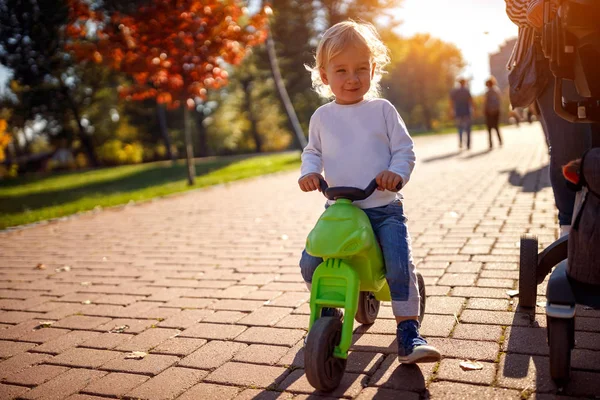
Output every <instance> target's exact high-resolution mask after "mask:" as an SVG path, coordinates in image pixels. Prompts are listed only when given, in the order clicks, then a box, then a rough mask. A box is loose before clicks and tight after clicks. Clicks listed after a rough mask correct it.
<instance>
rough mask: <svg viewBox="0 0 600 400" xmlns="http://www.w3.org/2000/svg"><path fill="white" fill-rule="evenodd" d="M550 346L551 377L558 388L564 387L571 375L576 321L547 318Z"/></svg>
mask: <svg viewBox="0 0 600 400" xmlns="http://www.w3.org/2000/svg"><path fill="white" fill-rule="evenodd" d="M546 318H547V322H548V328H547V329H548V345H549V346H550V376H551V377H552V380H554V382H555V383H556V385H557V386H558V387H562V386H564V385H565V384H566V383H567V382H568V380H569V375H570V373H571V348H572V345H573V343H574V340H573V338H574V335H575V324H574V319H573V318H569V319H564V318H553V317H548V316H547V317H546Z"/></svg>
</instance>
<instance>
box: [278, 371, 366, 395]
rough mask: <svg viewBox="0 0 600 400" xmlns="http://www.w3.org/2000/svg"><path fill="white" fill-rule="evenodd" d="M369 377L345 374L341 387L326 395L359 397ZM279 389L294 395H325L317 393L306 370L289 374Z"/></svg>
mask: <svg viewBox="0 0 600 400" xmlns="http://www.w3.org/2000/svg"><path fill="white" fill-rule="evenodd" d="M367 381H368V377H367V376H366V375H359V374H351V373H345V374H344V376H343V378H342V381H341V382H340V385H339V386H338V387H337V388H336V389H335V390H333V391H332V392H330V393H326V395H328V396H331V397H334V398H340V397H349V398H353V397H356V396H357V395H358V393H359V392H360V391H361V390H362V388H363V387H364V386H367ZM278 388H279V389H282V390H285V391H287V392H292V393H313V392H315V393H317V394H321V395H323V394H325V393H322V392H319V391H315V388H313V387H312V386H311V385H310V383H308V380H307V379H306V375H305V374H304V370H301V369H298V370H295V371H293V372H292V373H291V374H289V375H288V376H287V377H286V378H285V380H284V381H283V382H282V383H281V384H280V385H279V386H278Z"/></svg>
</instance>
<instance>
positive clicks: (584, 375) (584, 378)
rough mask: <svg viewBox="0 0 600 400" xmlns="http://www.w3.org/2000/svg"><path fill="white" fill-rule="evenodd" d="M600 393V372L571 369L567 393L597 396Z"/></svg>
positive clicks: (590, 396) (589, 396)
mask: <svg viewBox="0 0 600 400" xmlns="http://www.w3.org/2000/svg"><path fill="white" fill-rule="evenodd" d="M598 393H600V374H598V373H597V372H587V371H577V370H575V371H571V380H570V381H569V384H568V385H567V387H566V389H565V394H567V395H570V396H581V397H588V398H596V397H597V396H598Z"/></svg>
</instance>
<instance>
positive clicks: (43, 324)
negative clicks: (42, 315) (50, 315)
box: [35, 321, 55, 329]
mask: <svg viewBox="0 0 600 400" xmlns="http://www.w3.org/2000/svg"><path fill="white" fill-rule="evenodd" d="M54 322H55V321H40V323H39V324H38V326H36V327H35V329H42V328H50V327H51V326H52V325H53V324H54Z"/></svg>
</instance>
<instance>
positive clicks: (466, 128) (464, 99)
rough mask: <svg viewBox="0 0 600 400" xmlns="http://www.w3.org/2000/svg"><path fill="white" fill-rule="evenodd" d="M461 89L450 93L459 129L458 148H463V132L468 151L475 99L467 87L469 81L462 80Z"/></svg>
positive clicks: (460, 81) (459, 81)
mask: <svg viewBox="0 0 600 400" xmlns="http://www.w3.org/2000/svg"><path fill="white" fill-rule="evenodd" d="M458 83H459V84H460V86H459V87H457V88H455V89H453V90H452V92H450V103H451V107H452V109H451V113H452V116H453V118H454V120H455V121H456V127H457V128H458V148H459V149H462V148H463V132H465V133H466V142H467V143H466V144H467V150H469V149H470V148H471V115H472V114H473V98H472V97H471V92H470V91H469V88H468V87H467V80H466V79H465V78H460V79H459V80H458Z"/></svg>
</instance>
